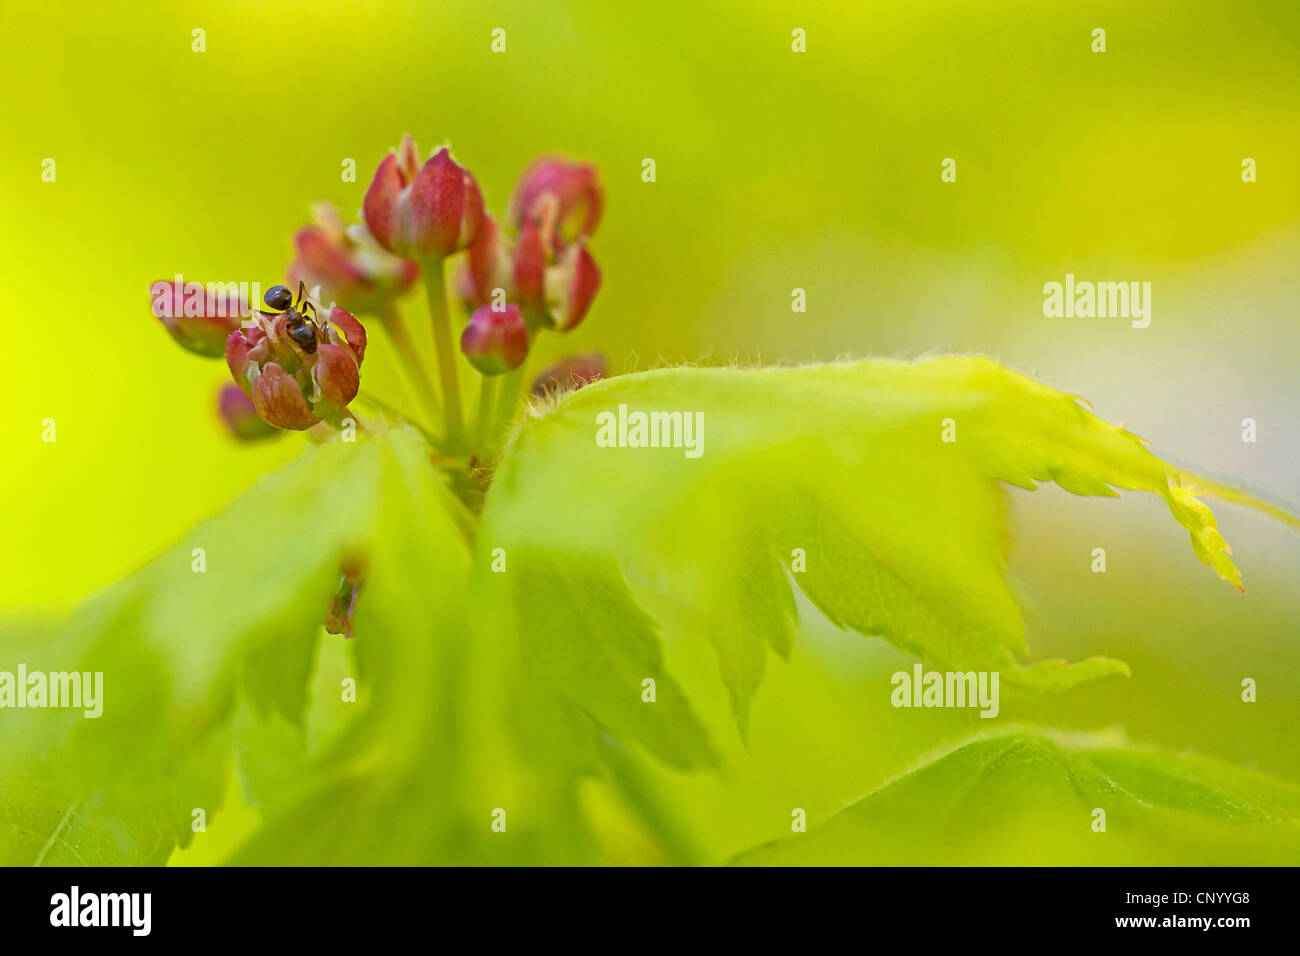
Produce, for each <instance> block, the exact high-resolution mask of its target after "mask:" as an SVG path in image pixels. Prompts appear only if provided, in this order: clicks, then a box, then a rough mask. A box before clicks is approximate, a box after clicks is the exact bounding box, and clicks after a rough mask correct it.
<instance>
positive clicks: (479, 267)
mask: <svg viewBox="0 0 1300 956" xmlns="http://www.w3.org/2000/svg"><path fill="white" fill-rule="evenodd" d="M465 259H466V261H465V262H463V263H462V264H461V268H460V270H459V271H458V272H457V273H456V294H457V295H458V296H460V298H461V299H462V300H463V301H464V302H465V303H466V304H467V305H468V307H469V309H470V311H473V310H474V309H476V308H478V307H479V306H480V305H487V304H488V303H490V302H491V301H492V298H493V295H494V292H495V290H497V289H502V290H504V291H505V292H506V293H507V294H508V293H509V290H510V287H511V283H512V279H511V255H510V250H509V249H507V248H506V246H505V243H504V242H502V239H501V228H500V227H499V226H498V225H497V221H496V220H495V219H493V218H492V217H491V216H490V215H484V217H483V224H482V226H481V227H480V228H479V231H478V237H477V238H476V239H475V240H474V241H473V243H471V244H470V247H469V255H467V256H466V257H465Z"/></svg>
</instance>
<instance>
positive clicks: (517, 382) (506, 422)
mask: <svg viewBox="0 0 1300 956" xmlns="http://www.w3.org/2000/svg"><path fill="white" fill-rule="evenodd" d="M531 357H532V355H531V353H530V355H529V358H531ZM527 377H528V358H525V359H524V362H523V364H522V365H520V366H519V367H518V368H517V369H515V370H514V371H513V372H507V373H506V374H505V375H503V376H501V378H502V379H503V381H502V382H501V390H500V391H499V392H498V393H497V424H496V436H495V438H494V440H493V442H492V444H493V445H494V446H495V445H497V444H498V442H500V440H501V439H502V438H503V437H504V436H505V435H507V434H509V432H510V426H511V425H513V424H514V422H515V412H516V411H517V410H518V407H519V395H520V393H521V392H522V391H523V386H524V382H525V381H526V380H527Z"/></svg>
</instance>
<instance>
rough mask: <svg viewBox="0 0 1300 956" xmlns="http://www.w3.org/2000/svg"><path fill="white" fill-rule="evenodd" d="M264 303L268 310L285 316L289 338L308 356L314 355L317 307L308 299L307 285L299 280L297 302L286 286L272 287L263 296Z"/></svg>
mask: <svg viewBox="0 0 1300 956" xmlns="http://www.w3.org/2000/svg"><path fill="white" fill-rule="evenodd" d="M262 301H263V302H265V303H266V306H267V308H269V309H271V310H272V311H274V312H278V313H282V314H283V315H284V317H285V319H284V326H285V328H286V329H287V330H288V331H289V338H291V339H293V340H294V342H295V343H296V344H297V345H298V347H299V348H300V349H302V350H303V351H304V352H306V353H307V354H308V355H312V354H314V353H315V351H316V333H317V329H316V321H315V319H316V306H314V305H312V303H311V302H310V301H308V299H307V286H306V283H304V282H302V281H301V280H299V282H298V298H297V301H295V300H294V296H293V293H292V292H290V291H289V287H288V286H285V285H273V286H271V288H269V289H267V290H266V295H264V296H262ZM308 309H310V310H311V317H310V318H308V317H307V315H306V310H308Z"/></svg>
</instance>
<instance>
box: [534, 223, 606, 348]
mask: <svg viewBox="0 0 1300 956" xmlns="http://www.w3.org/2000/svg"><path fill="white" fill-rule="evenodd" d="M599 289H600V269H599V268H598V267H597V266H596V260H595V259H593V258H592V257H591V253H589V252H588V251H587V244H586V242H585V241H579V242H578V243H577V244H576V245H572V246H570V247H569V248H568V249H566V250H564V254H563V255H561V256H560V261H559V262H558V263H556V264H555V265H554V266H552V267H551V268H550V269H548V270H547V271H546V304H547V306H548V307H549V309H550V317H551V321H553V322H554V323H555V324H554V328H555V330H556V331H557V332H568V331H570V330H572V329H573V328H574V327H575V326H577V324H578V323H579V322H581V321H582V319H583V317H584V316H585V315H586V314H587V310H588V309H589V308H591V301H592V300H593V299H594V298H595V297H596V292H597V291H599Z"/></svg>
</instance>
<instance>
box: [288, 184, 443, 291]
mask: <svg viewBox="0 0 1300 956" xmlns="http://www.w3.org/2000/svg"><path fill="white" fill-rule="evenodd" d="M313 218H314V219H315V222H314V223H313V224H312V225H310V226H304V227H303V228H302V229H299V230H298V232H297V234H296V235H295V236H294V240H293V241H294V247H295V248H296V249H297V252H298V255H297V258H296V259H294V261H293V262H292V264H290V266H289V270H288V279H289V287H290V288H296V287H297V285H298V282H299V281H302V282H305V283H306V284H307V285H308V286H319V287H320V292H321V296H322V297H323V298H325V299H335V300H336V301H338V302H341V303H342V304H343V305H344V306H345V307H346V308H347V309H348V310H349V311H351V312H362V313H369V314H372V315H382V314H383V313H384V311H385V310H386V309H387V307H388V305H389V303H391V302H392V300H393V299H395V298H397V297H398V296H400V295H402V294H403V293H405V292H407V291H408V290H409V289H410V288H411V286H413V285H414V284H415V281H416V280H417V279H418V278H419V277H420V267H419V266H418V265H417V264H416V263H414V262H412V261H411V260H410V259H399V258H398V257H397V256H394V255H392V254H391V253H389V252H386V251H385V250H384V249H382V248H381V247H380V245H379V243H378V242H376V241H375V237H374V236H372V235H371V234H370V230H369V229H367V228H366V226H365V224H364V223H354V224H353V225H351V226H346V227H345V226H344V225H343V220H342V218H341V217H340V216H339V213H338V210H337V209H335V208H334V207H333V206H331V205H330V204H329V203H318V204H317V205H316V206H315V207H314V208H313Z"/></svg>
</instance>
